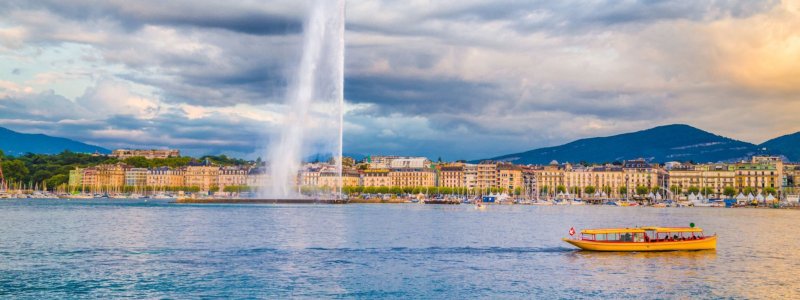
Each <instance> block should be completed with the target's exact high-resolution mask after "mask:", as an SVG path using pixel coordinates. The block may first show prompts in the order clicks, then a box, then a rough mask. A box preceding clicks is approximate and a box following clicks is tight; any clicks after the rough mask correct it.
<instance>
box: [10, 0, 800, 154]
mask: <svg viewBox="0 0 800 300" xmlns="http://www.w3.org/2000/svg"><path fill="white" fill-rule="evenodd" d="M164 2H165V1H156V0H138V1H125V0H98V1H93V0H71V1H58V0H42V1H25V0H20V1H17V0H0V126H3V127H7V128H9V129H12V130H16V131H21V132H29V133H45V134H49V135H54V136H61V137H68V138H72V139H76V140H79V141H83V142H87V143H91V144H96V145H100V146H103V147H106V148H109V149H114V148H165V147H170V148H178V149H181V150H182V151H183V152H184V153H186V154H191V155H204V154H228V155H233V156H237V157H246V158H255V157H259V156H264V154H263V151H264V150H263V148H264V147H265V145H267V147H268V143H269V140H270V137H271V136H274V135H275V134H276V132H278V130H279V128H280V120H281V116H282V114H283V112H282V111H283V109H284V108H285V107H284V106H283V104H282V103H284V102H285V98H286V97H285V95H286V94H287V91H286V89H287V87H288V86H289V83H290V81H291V78H293V76H295V75H294V74H295V73H296V69H297V66H298V64H299V61H300V53H301V52H302V33H303V28H304V19H305V17H306V15H307V14H308V11H309V7H310V5H311V4H310V3H309V2H303V1H283V0H279V1H261V0H245V1H206V0H176V1H168V3H164ZM345 40H346V56H345V103H346V109H345V111H346V114H345V116H344V120H345V125H344V127H345V133H344V151H345V152H346V153H358V154H365V155H366V154H373V155H374V154H397V155H422V156H428V157H430V158H438V157H442V158H443V159H447V160H456V159H479V158H487V157H493V156H497V155H501V154H507V153H514V152H519V151H524V150H530V149H534V148H538V147H543V146H553V145H558V144H562V143H565V142H569V141H572V140H574V139H578V138H584V137H593V136H606V135H612V134H617V133H624V132H629V131H636V130H642V129H647V128H650V127H654V126H657V125H664V124H673V123H685V124H690V125H693V126H696V127H699V128H701V129H704V130H707V131H711V132H713V133H716V134H720V135H724V136H728V137H731V138H735V139H740V140H743V141H747V142H752V143H761V142H763V141H765V140H768V139H771V138H774V137H777V136H780V135H784V134H789V133H794V132H797V131H800V1H797V0H794V1H791V0H784V1H735V0H728V1H725V0H722V1H713V0H712V1H655V0H649V1H536V0H525V1H513V0H458V1H450V0H441V1H417V0H411V1H389V0H364V1H356V0H351V1H348V2H347V23H346V36H345Z"/></svg>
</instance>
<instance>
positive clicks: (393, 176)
mask: <svg viewBox="0 0 800 300" xmlns="http://www.w3.org/2000/svg"><path fill="white" fill-rule="evenodd" d="M389 178H390V180H391V186H396V187H432V186H435V185H436V172H435V171H434V170H433V169H431V168H397V169H392V170H391V171H390V172H389Z"/></svg>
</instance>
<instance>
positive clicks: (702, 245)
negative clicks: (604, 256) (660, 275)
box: [564, 235, 717, 252]
mask: <svg viewBox="0 0 800 300" xmlns="http://www.w3.org/2000/svg"><path fill="white" fill-rule="evenodd" d="M564 241H565V242H567V243H570V244H572V245H573V246H575V247H578V248H580V249H581V250H587V251H608V252H647V251H697V250H714V249H717V236H716V235H713V236H710V237H706V238H704V239H699V240H688V241H673V242H651V243H625V242H596V241H585V240H572V239H564Z"/></svg>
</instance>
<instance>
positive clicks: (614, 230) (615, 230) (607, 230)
mask: <svg viewBox="0 0 800 300" xmlns="http://www.w3.org/2000/svg"><path fill="white" fill-rule="evenodd" d="M651 230H652V231H655V232H703V229H701V228H696V227H655V226H646V227H637V228H598V229H584V230H581V233H583V234H608V233H639V232H645V231H651Z"/></svg>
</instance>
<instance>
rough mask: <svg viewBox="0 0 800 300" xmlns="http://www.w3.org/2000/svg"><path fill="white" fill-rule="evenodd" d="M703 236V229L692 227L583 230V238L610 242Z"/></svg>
mask: <svg viewBox="0 0 800 300" xmlns="http://www.w3.org/2000/svg"><path fill="white" fill-rule="evenodd" d="M703 238H705V236H704V235H703V230H702V229H700V228H692V227H638V228H613V229H585V230H583V231H581V240H584V241H594V242H610V243H614V242H619V243H655V242H674V241H688V240H698V239H703Z"/></svg>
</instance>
